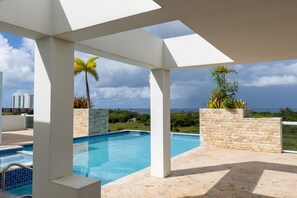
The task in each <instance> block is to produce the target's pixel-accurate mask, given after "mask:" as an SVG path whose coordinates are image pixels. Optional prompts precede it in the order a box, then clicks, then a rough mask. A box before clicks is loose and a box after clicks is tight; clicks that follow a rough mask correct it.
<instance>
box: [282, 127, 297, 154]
mask: <svg viewBox="0 0 297 198" xmlns="http://www.w3.org/2000/svg"><path fill="white" fill-rule="evenodd" d="M283 150H292V151H297V126H286V125H284V126H283Z"/></svg>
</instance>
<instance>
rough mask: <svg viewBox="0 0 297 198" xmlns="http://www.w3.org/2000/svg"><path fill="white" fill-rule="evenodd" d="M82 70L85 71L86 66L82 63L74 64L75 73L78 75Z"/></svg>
mask: <svg viewBox="0 0 297 198" xmlns="http://www.w3.org/2000/svg"><path fill="white" fill-rule="evenodd" d="M82 71H84V67H83V66H81V65H77V64H75V65H74V75H77V74H79V73H81V72H82Z"/></svg>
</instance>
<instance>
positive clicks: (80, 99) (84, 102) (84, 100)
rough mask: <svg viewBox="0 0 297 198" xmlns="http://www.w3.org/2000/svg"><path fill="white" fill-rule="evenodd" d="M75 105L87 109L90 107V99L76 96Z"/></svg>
mask: <svg viewBox="0 0 297 198" xmlns="http://www.w3.org/2000/svg"><path fill="white" fill-rule="evenodd" d="M73 107H74V108H81V109H87V108H88V99H87V98H85V97H74V101H73Z"/></svg>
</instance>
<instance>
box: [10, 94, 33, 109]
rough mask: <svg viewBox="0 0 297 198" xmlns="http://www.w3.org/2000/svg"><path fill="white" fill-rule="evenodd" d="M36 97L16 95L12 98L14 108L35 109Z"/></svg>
mask: <svg viewBox="0 0 297 198" xmlns="http://www.w3.org/2000/svg"><path fill="white" fill-rule="evenodd" d="M33 104H34V96H33V95H32V94H14V95H12V97H11V107H12V108H28V109H33Z"/></svg>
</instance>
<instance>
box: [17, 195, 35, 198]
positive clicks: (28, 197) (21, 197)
mask: <svg viewBox="0 0 297 198" xmlns="http://www.w3.org/2000/svg"><path fill="white" fill-rule="evenodd" d="M17 198H32V195H22V196H20V197H17Z"/></svg>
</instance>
